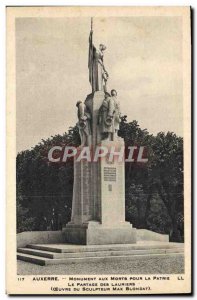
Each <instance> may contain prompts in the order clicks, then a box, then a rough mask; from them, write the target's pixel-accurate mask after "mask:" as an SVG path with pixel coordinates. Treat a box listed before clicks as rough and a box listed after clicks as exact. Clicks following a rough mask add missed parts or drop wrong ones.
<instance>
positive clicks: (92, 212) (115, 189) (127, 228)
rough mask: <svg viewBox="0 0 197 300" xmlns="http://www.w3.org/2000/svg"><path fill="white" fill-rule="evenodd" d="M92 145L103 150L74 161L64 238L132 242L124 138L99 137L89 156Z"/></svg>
mask: <svg viewBox="0 0 197 300" xmlns="http://www.w3.org/2000/svg"><path fill="white" fill-rule="evenodd" d="M97 96H98V95H97ZM97 98H98V97H97ZM96 147H100V149H101V148H102V149H107V154H106V155H105V156H104V157H101V158H100V159H98V160H97V161H94V160H93V161H91V162H88V161H87V160H86V159H83V160H81V161H78V160H77V159H76V158H75V161H74V187H73V202H72V217H71V222H69V223H68V224H67V225H66V227H65V228H64V234H65V242H67V243H73V244H83V245H104V244H132V243H136V240H137V234H136V229H135V228H132V225H131V224H130V223H129V222H126V221H125V162H124V140H123V139H122V138H120V137H116V138H115V140H114V141H109V140H102V141H100V143H99V145H96V146H95V147H94V148H93V157H94V154H95V152H96ZM80 151H82V149H81V150H80Z"/></svg>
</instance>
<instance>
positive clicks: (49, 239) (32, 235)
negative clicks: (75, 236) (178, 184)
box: [17, 229, 169, 248]
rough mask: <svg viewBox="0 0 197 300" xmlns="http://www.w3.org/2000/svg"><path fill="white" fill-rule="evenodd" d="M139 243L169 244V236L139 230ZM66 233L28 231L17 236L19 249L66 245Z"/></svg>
mask: <svg viewBox="0 0 197 300" xmlns="http://www.w3.org/2000/svg"><path fill="white" fill-rule="evenodd" d="M136 232H137V241H160V242H169V236H168V235H167V234H160V233H157V232H153V231H150V230H147V229H137V230H136ZM65 242H66V240H65V233H64V231H26V232H21V233H18V234H17V248H19V247H20V248H21V247H25V246H26V245H28V244H59V243H65Z"/></svg>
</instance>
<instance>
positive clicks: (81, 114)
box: [76, 101, 92, 147]
mask: <svg viewBox="0 0 197 300" xmlns="http://www.w3.org/2000/svg"><path fill="white" fill-rule="evenodd" d="M76 106H77V108H78V113H77V115H78V123H77V126H78V128H79V135H80V138H81V147H83V146H89V145H91V137H92V133H91V132H92V130H91V123H90V120H91V114H90V112H89V111H88V108H87V106H86V105H85V104H84V103H82V102H81V101H78V102H77V104H76Z"/></svg>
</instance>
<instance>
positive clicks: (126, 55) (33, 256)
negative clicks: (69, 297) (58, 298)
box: [7, 7, 191, 295]
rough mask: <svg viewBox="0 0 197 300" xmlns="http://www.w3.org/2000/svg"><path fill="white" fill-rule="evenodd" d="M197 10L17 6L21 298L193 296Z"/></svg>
mask: <svg viewBox="0 0 197 300" xmlns="http://www.w3.org/2000/svg"><path fill="white" fill-rule="evenodd" d="M190 18H191V12H190V8H189V7H99V8H98V7H97V8H93V7H7V122H8V127H7V151H8V152H7V153H8V163H7V170H8V172H7V176H8V187H7V190H8V194H7V203H8V206H7V222H8V223H9V226H8V230H7V243H9V245H10V247H9V251H10V256H9V257H10V260H9V263H8V265H7V274H8V275H7V281H8V283H7V286H8V291H9V293H10V294H34V293H38V294H91V293H93V294H98V295H99V294H122V295H124V294H160V293H161V294H165V293H168V294H173V293H177V294H179V293H190V292H191V175H190V174H191V162H190V158H191V87H190V85H191V54H190V53H191V36H190V35H191V33H190Z"/></svg>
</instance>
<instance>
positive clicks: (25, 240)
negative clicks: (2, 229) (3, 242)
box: [17, 231, 65, 248]
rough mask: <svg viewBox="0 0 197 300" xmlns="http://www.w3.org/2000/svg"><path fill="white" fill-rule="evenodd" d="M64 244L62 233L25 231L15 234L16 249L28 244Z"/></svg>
mask: <svg viewBox="0 0 197 300" xmlns="http://www.w3.org/2000/svg"><path fill="white" fill-rule="evenodd" d="M58 243H65V239H64V236H63V233H62V231H26V232H21V233H18V234H17V248H19V247H25V246H26V245H28V244H58Z"/></svg>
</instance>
